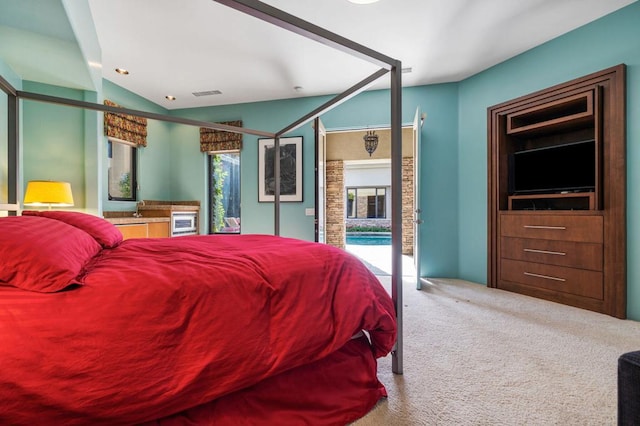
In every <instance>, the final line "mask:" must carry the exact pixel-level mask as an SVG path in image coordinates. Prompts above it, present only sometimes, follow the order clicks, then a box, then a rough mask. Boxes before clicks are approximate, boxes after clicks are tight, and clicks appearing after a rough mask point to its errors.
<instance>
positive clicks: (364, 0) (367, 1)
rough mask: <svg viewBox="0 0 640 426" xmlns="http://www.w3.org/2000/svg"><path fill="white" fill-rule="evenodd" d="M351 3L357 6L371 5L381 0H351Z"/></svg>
mask: <svg viewBox="0 0 640 426" xmlns="http://www.w3.org/2000/svg"><path fill="white" fill-rule="evenodd" d="M349 1H350V2H351V3H355V4H371V3H376V2H378V1H380V0H349Z"/></svg>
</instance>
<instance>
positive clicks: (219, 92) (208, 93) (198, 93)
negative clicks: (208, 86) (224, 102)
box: [193, 90, 222, 96]
mask: <svg viewBox="0 0 640 426" xmlns="http://www.w3.org/2000/svg"><path fill="white" fill-rule="evenodd" d="M212 95H222V92H221V91H219V90H207V91H206V92H193V96H212Z"/></svg>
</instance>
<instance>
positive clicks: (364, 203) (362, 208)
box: [356, 188, 376, 219]
mask: <svg viewBox="0 0 640 426" xmlns="http://www.w3.org/2000/svg"><path fill="white" fill-rule="evenodd" d="M375 195H376V189H375V188H358V192H357V203H358V205H357V216H356V217H357V218H359V219H367V218H370V217H373V216H372V214H374V213H375V204H374V209H373V212H374V213H372V212H371V207H370V206H371V202H370V199H371V198H373V199H374V200H375ZM374 203H375V201H374Z"/></svg>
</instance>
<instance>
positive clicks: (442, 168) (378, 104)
mask: <svg viewBox="0 0 640 426" xmlns="http://www.w3.org/2000/svg"><path fill="white" fill-rule="evenodd" d="M457 96H458V93H457V85H456V84H444V85H434V86H428V87H426V86H423V87H415V88H406V89H404V90H403V100H402V122H403V123H404V124H411V123H412V122H413V118H414V115H415V112H416V108H418V107H420V109H421V111H424V112H426V113H427V120H426V122H425V125H424V127H423V128H422V142H423V150H422V170H423V172H422V173H423V176H422V181H423V182H425V185H423V186H422V188H421V191H422V199H423V200H425V210H426V211H427V213H426V214H425V216H424V218H425V225H424V226H423V228H422V230H421V239H422V241H429V244H423V253H424V254H425V255H424V256H423V257H422V264H421V265H422V268H423V271H425V273H426V274H428V275H430V276H449V277H452V276H457V273H458V262H457V253H458V236H457V234H458V231H457V229H458V225H457V215H456V211H457V202H458V201H457V196H456V188H457V177H458V173H457V168H456V166H457V146H456V141H457V131H458V128H457V122H458V120H457V111H458V106H457ZM328 99H329V98H328V97H314V98H300V99H289V100H281V101H271V102H256V103H249V104H238V105H230V106H224V107H210V108H195V109H185V110H178V111H172V112H171V114H175V115H178V116H181V117H186V118H191V119H196V120H204V121H210V122H220V121H229V120H242V121H243V126H244V127H246V128H250V129H257V130H264V131H270V132H276V131H278V130H280V129H282V128H284V127H286V126H287V125H289V124H290V123H292V122H293V121H295V120H296V119H298V118H300V117H302V116H303V115H305V114H306V113H307V112H310V111H312V110H313V109H314V108H315V107H317V106H319V105H321V104H322V103H324V102H326V101H327V100H328ZM389 105H390V92H389V91H388V90H380V91H371V92H365V93H362V94H360V95H358V96H356V97H354V98H353V99H350V100H349V101H347V102H345V103H343V104H341V105H339V106H338V107H336V108H334V109H332V110H331V111H329V112H328V113H326V114H325V115H324V116H323V117H322V118H321V119H322V121H323V123H324V125H325V127H326V128H327V129H328V130H329V131H331V130H335V129H347V128H363V127H367V126H377V125H383V126H388V125H389V123H390V115H391V111H390V106H389ZM288 136H302V137H303V187H304V190H303V202H302V203H282V205H281V235H283V236H291V237H296V238H301V239H306V240H313V238H314V224H313V217H312V216H305V209H306V208H314V204H315V200H314V197H315V186H314V185H315V181H314V179H315V176H314V139H313V129H312V127H311V125H310V124H307V125H305V126H303V127H301V128H299V129H297V130H295V131H293V132H291V134H290V135H288ZM172 139H173V140H174V143H173V145H172V176H174V179H173V181H172V190H171V192H172V193H173V194H175V195H176V196H177V195H178V194H180V195H179V196H180V197H184V198H185V199H190V198H191V199H201V200H202V202H203V207H204V209H203V210H204V212H205V215H206V212H207V211H208V210H207V207H208V206H206V202H205V200H206V184H207V175H206V170H207V169H206V158H205V157H206V156H205V155H204V154H201V153H200V152H199V147H198V140H199V135H198V129H197V128H193V127H189V126H181V125H176V126H174V128H173V130H172ZM257 140H258V137H256V136H251V135H245V136H244V139H243V150H242V153H241V186H242V193H241V197H242V200H241V203H242V209H241V223H242V232H243V233H273V204H272V203H259V202H258V173H257V170H258V149H257ZM429 206H431V208H429ZM201 225H202V224H201ZM205 229H206V228H205Z"/></svg>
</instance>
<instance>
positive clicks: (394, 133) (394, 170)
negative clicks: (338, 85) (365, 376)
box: [391, 61, 403, 374]
mask: <svg viewBox="0 0 640 426" xmlns="http://www.w3.org/2000/svg"><path fill="white" fill-rule="evenodd" d="M391 297H392V298H393V302H394V304H395V309H396V322H397V325H398V337H397V340H396V345H395V348H394V350H393V352H392V354H391V364H392V365H391V369H392V370H393V372H394V373H395V374H402V373H403V365H402V364H403V362H402V353H403V341H402V328H403V327H402V64H401V62H400V61H397V62H396V64H395V65H394V66H393V68H391Z"/></svg>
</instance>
